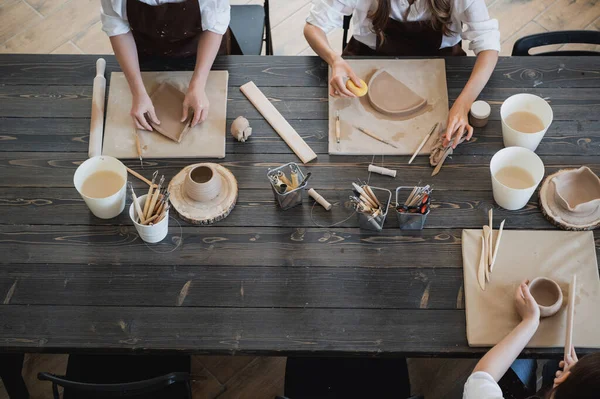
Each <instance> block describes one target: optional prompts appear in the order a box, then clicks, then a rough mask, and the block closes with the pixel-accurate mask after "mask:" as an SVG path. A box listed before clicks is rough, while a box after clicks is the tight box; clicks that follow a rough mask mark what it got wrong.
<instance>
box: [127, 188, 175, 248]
mask: <svg viewBox="0 0 600 399" xmlns="http://www.w3.org/2000/svg"><path fill="white" fill-rule="evenodd" d="M147 197H148V194H144V195H142V196H141V197H139V198H138V199H137V200H138V204H140V209H144V204H145V203H146V198H147ZM129 217H130V218H131V221H132V222H133V224H134V226H135V229H136V230H137V232H138V234H139V235H140V238H141V239H142V240H144V241H145V242H147V243H150V244H154V243H157V242H159V241H162V240H164V238H165V237H166V236H167V234H168V233H169V210H168V209H167V211H166V212H165V217H163V218H162V220H161V221H160V222H158V223H156V224H153V225H152V226H146V225H144V224H140V223H138V222H137V220H138V217H137V214H136V213H135V206H134V204H133V202H132V203H131V205H130V206H129Z"/></svg>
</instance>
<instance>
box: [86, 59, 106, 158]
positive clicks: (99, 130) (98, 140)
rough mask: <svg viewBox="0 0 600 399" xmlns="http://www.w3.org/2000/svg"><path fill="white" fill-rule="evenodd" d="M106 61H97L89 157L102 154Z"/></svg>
mask: <svg viewBox="0 0 600 399" xmlns="http://www.w3.org/2000/svg"><path fill="white" fill-rule="evenodd" d="M105 70H106V61H105V60H104V58H98V61H96V77H95V78H94V90H93V92H92V120H91V122H90V144H89V149H88V156H89V157H90V158H91V157H95V156H98V155H101V154H102V135H103V133H104V95H105V94H106V78H105V77H104V71H105Z"/></svg>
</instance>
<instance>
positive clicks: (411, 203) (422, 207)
mask: <svg viewBox="0 0 600 399" xmlns="http://www.w3.org/2000/svg"><path fill="white" fill-rule="evenodd" d="M432 191H433V188H432V187H431V186H430V185H426V186H424V187H420V186H416V187H415V188H413V190H412V191H411V193H410V195H409V196H408V197H407V198H406V201H405V202H404V204H397V205H396V210H397V211H398V212H400V213H420V214H422V215H425V214H427V213H428V212H429V209H430V207H431V192H432Z"/></svg>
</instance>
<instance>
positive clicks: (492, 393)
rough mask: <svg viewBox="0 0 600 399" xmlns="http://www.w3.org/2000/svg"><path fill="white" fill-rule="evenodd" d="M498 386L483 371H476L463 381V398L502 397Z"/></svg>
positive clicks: (484, 398) (498, 398)
mask: <svg viewBox="0 0 600 399" xmlns="http://www.w3.org/2000/svg"><path fill="white" fill-rule="evenodd" d="M503 398H504V396H503V395H502V390H501V389H500V386H499V385H498V383H497V382H496V381H494V379H493V378H492V376H491V375H489V374H488V373H486V372H485V371H477V372H475V373H473V374H471V376H470V377H469V379H468V380H467V382H466V383H465V390H464V391H463V399H503Z"/></svg>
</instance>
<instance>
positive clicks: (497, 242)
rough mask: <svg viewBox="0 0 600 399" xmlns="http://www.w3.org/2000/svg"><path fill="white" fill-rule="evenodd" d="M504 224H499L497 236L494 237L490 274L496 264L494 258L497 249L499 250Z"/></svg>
mask: <svg viewBox="0 0 600 399" xmlns="http://www.w3.org/2000/svg"><path fill="white" fill-rule="evenodd" d="M504 222H506V220H503V221H502V223H500V228H499V229H498V235H497V236H496V243H495V244H494V254H493V255H492V264H491V265H490V273H491V272H493V271H494V263H496V256H498V248H500V239H501V238H502V230H504Z"/></svg>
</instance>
